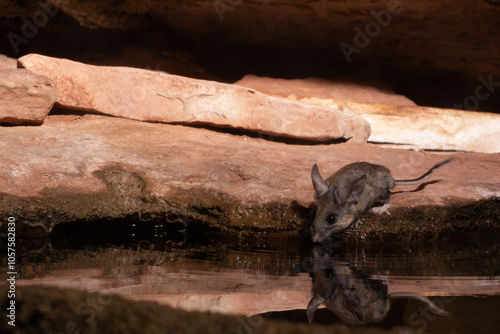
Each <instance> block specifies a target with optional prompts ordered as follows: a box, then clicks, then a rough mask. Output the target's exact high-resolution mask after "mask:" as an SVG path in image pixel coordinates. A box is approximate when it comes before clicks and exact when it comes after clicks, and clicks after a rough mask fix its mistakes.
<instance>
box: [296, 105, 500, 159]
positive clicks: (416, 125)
mask: <svg viewBox="0 0 500 334" xmlns="http://www.w3.org/2000/svg"><path fill="white" fill-rule="evenodd" d="M301 100H302V101H306V102H310V103H316V104H319V105H324V106H328V107H331V108H335V109H339V110H345V111H349V112H353V113H356V114H358V115H359V116H361V117H363V118H364V119H366V120H367V121H368V122H369V123H370V125H371V128H372V133H371V135H370V138H369V141H370V142H372V143H383V144H394V145H398V146H400V147H402V146H405V147H409V148H413V149H426V150H440V151H471V152H482V153H499V152H500V115H498V114H492V113H486V112H472V111H462V110H454V109H440V108H430V107H419V106H397V105H389V104H371V103H356V102H353V101H346V100H339V99H319V98H303V99H301Z"/></svg>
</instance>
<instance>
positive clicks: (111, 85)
mask: <svg viewBox="0 0 500 334" xmlns="http://www.w3.org/2000/svg"><path fill="white" fill-rule="evenodd" d="M19 64H20V65H21V66H23V67H25V68H27V69H29V70H31V71H33V72H35V73H37V74H43V75H46V76H48V77H50V78H51V79H52V80H54V82H55V84H56V87H57V88H58V89H59V92H60V93H59V97H58V100H57V103H58V104H59V105H61V106H64V107H67V108H70V109H79V110H88V111H94V112H98V113H102V114H107V115H113V116H120V117H126V118H131V119H135V120H141V121H151V122H165V123H189V124H208V125H212V126H217V127H228V128H240V129H245V130H248V131H253V132H258V133H264V134H272V135H276V136H283V137H292V138H301V139H306V140H311V141H327V140H332V139H339V138H343V139H346V140H348V139H351V140H352V141H354V142H365V141H366V139H367V138H368V136H369V134H370V126H369V124H368V122H366V121H365V120H364V119H362V118H361V117H359V116H357V115H355V114H353V113H349V112H341V111H339V110H335V109H331V108H327V107H323V106H318V105H313V104H309V103H304V102H299V101H292V100H289V99H283V98H277V97H272V96H268V95H265V94H262V93H259V92H257V91H255V90H253V89H248V88H243V87H240V86H237V85H230V84H223V83H218V82H213V81H205V80H197V79H190V78H186V77H181V76H176V75H170V74H167V73H161V72H155V71H148V70H142V69H135V68H126V67H106V66H92V65H86V64H82V63H78V62H74V61H70V60H67V59H58V58H51V57H45V56H41V55H36V54H30V55H27V56H24V57H22V58H20V59H19Z"/></svg>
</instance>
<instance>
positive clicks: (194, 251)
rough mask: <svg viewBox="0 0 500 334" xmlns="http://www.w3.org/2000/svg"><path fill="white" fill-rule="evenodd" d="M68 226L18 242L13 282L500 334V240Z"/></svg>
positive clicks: (205, 307)
mask: <svg viewBox="0 0 500 334" xmlns="http://www.w3.org/2000/svg"><path fill="white" fill-rule="evenodd" d="M72 230H73V232H71V231H72ZM75 231H76V230H74V229H72V228H70V229H66V230H63V231H59V232H57V231H56V232H57V233H54V235H53V237H52V238H51V239H49V240H46V241H45V242H41V241H37V242H38V244H37V243H33V241H24V242H23V246H22V253H21V254H20V260H19V262H20V263H21V266H20V270H19V279H18V284H20V285H35V284H46V285H55V286H60V287H68V288H78V289H84V290H88V291H105V292H110V293H116V294H120V295H122V296H124V297H126V298H131V299H135V300H149V301H155V302H158V303H162V304H167V305H171V306H174V307H178V308H183V309H187V310H201V311H211V312H220V313H224V314H233V315H244V316H251V315H260V316H262V317H265V318H268V319H280V320H286V321H292V322H303V323H308V322H313V323H315V324H331V323H335V322H338V323H344V324H347V325H350V326H370V327H379V328H386V329H387V328H392V327H395V326H398V327H405V328H408V329H411V330H414V331H417V332H425V333H443V332H444V333H500V316H499V314H500V313H499V312H498V310H500V269H499V266H498V265H499V261H500V260H499V258H500V257H499V254H500V249H499V238H498V236H490V237H484V236H483V237H477V238H468V239H462V240H454V241H451V240H448V241H442V242H432V243H429V244H425V245H418V246H415V245H413V246H408V245H406V244H404V243H400V244H397V245H383V246H377V247H368V246H366V245H365V246H364V245H363V244H360V245H357V246H347V245H342V244H337V245H335V246H332V247H322V246H312V245H310V244H309V243H307V242H305V241H304V240H301V239H299V238H293V237H292V238H291V237H288V238H279V237H276V236H267V235H265V234H263V235H260V236H258V237H254V238H247V239H242V238H237V237H228V236H225V237H224V236H222V237H221V236H220V235H218V234H200V235H197V236H195V237H192V236H190V237H187V236H185V235H183V234H179V235H177V236H175V237H173V238H168V239H166V238H165V237H164V235H160V236H159V235H158V234H156V235H149V236H148V235H147V234H146V235H137V234H136V233H135V232H134V235H130V234H129V235H121V236H119V237H116V236H114V237H113V238H111V237H109V235H108V237H107V236H106V233H104V232H102V233H101V232H98V233H96V231H95V230H94V231H87V232H82V231H76V232H75Z"/></svg>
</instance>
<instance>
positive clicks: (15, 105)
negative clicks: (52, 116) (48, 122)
mask: <svg viewBox="0 0 500 334" xmlns="http://www.w3.org/2000/svg"><path fill="white" fill-rule="evenodd" d="M56 99H57V89H56V87H55V84H54V82H53V81H52V80H51V79H49V78H47V77H45V76H43V75H37V74H34V73H32V72H31V71H29V70H26V69H0V122H3V123H12V124H24V123H28V124H40V123H42V122H43V120H44V119H45V117H47V115H48V113H49V111H50V110H51V109H52V106H53V105H54V103H55V101H56Z"/></svg>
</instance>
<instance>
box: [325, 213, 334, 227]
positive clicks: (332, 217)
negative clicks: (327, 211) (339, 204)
mask: <svg viewBox="0 0 500 334" xmlns="http://www.w3.org/2000/svg"><path fill="white" fill-rule="evenodd" d="M326 221H327V222H328V224H330V225H333V224H335V216H334V215H329V216H328V218H327V219H326Z"/></svg>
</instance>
